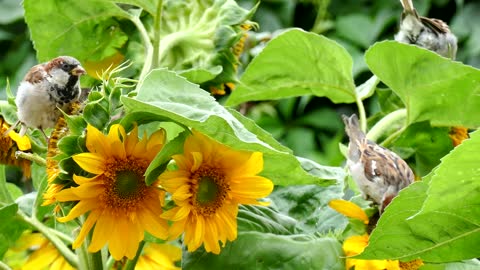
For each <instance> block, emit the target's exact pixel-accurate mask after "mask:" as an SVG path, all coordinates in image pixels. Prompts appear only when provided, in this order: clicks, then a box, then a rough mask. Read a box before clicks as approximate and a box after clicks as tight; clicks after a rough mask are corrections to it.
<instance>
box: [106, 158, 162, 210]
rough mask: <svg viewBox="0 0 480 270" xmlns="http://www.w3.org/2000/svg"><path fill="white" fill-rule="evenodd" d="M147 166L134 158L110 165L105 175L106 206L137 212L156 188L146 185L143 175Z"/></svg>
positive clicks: (117, 161) (116, 161)
mask: <svg viewBox="0 0 480 270" xmlns="http://www.w3.org/2000/svg"><path fill="white" fill-rule="evenodd" d="M147 165H148V164H147V163H146V162H145V161H143V160H139V159H134V158H127V159H126V160H115V162H112V163H109V164H108V165H107V169H106V171H105V173H104V175H105V180H104V185H105V193H104V194H103V198H104V200H103V201H104V203H105V205H106V206H107V207H109V208H112V209H116V210H119V209H123V210H125V211H127V212H128V211H135V209H136V208H137V206H138V205H141V202H142V201H143V200H144V199H145V198H147V197H148V193H149V189H150V188H154V187H147V185H146V184H145V179H144V177H143V174H144V172H145V169H146V168H147Z"/></svg>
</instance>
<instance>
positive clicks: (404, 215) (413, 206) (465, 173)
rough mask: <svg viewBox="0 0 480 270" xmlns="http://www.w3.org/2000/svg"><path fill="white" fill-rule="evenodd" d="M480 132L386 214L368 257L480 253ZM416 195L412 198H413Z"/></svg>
mask: <svg viewBox="0 0 480 270" xmlns="http://www.w3.org/2000/svg"><path fill="white" fill-rule="evenodd" d="M478 151H480V132H479V131H476V132H474V133H472V134H471V139H469V140H466V141H464V142H463V143H462V144H461V145H460V146H458V147H456V148H455V149H454V150H453V151H452V152H451V153H450V154H449V155H447V156H445V157H444V158H443V159H442V162H441V164H440V165H439V166H438V168H437V169H436V170H435V171H434V172H433V173H432V174H430V175H429V176H428V179H431V180H430V181H428V182H425V181H422V182H420V183H414V184H413V185H412V186H410V187H409V188H407V189H405V190H404V191H402V192H401V193H400V196H399V197H398V200H397V199H395V200H394V201H393V202H392V205H391V207H390V206H389V207H388V208H387V211H386V212H385V214H384V215H383V216H382V218H381V219H380V221H379V223H378V227H377V229H376V230H375V231H374V232H373V234H372V235H371V238H370V244H369V246H368V247H367V249H366V250H365V252H364V253H363V254H362V255H361V257H362V258H365V259H367V258H387V257H388V258H392V259H401V260H410V259H415V258H421V259H422V260H424V261H427V262H435V263H442V262H453V261H460V260H465V259H471V258H477V257H480V250H479V249H478V243H480V208H479V207H478V205H480V182H479V175H480V170H479V168H478V155H477V153H478ZM408 199H410V201H407V200H408Z"/></svg>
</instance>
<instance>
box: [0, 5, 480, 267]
mask: <svg viewBox="0 0 480 270" xmlns="http://www.w3.org/2000/svg"><path fill="white" fill-rule="evenodd" d="M14 2H15V1H8V0H3V1H1V0H0V5H1V9H0V12H1V14H0V15H4V16H0V17H1V20H0V23H1V24H2V26H1V27H0V49H2V50H1V51H2V55H0V60H1V61H0V75H1V77H0V86H1V88H2V89H4V88H5V87H6V85H7V83H6V78H9V80H10V84H11V85H12V89H13V90H14V91H15V88H16V86H17V85H18V82H19V81H20V80H21V79H22V76H23V74H24V73H25V72H26V70H27V69H28V68H29V67H30V66H32V65H33V64H34V63H35V62H36V60H35V59H38V60H40V61H45V60H47V59H49V58H51V57H53V56H54V55H55V54H64V53H69V54H75V55H77V57H79V58H82V59H81V60H84V61H100V60H102V59H105V58H108V57H112V56H114V55H115V54H116V53H118V52H121V53H122V55H124V56H125V57H126V58H129V59H131V60H132V61H133V65H132V66H131V67H130V68H128V69H126V70H124V71H122V72H123V73H122V75H123V76H125V77H136V78H137V77H140V81H141V83H140V85H139V86H138V88H137V89H136V90H137V91H138V93H137V95H136V96H135V97H132V96H122V97H120V95H121V94H122V92H121V90H118V89H116V88H113V89H108V87H107V90H105V91H104V92H103V93H102V95H101V94H91V95H90V96H89V104H88V105H87V107H86V108H85V121H84V120H82V119H75V118H74V117H73V118H71V119H69V120H68V122H69V124H70V126H71V127H76V128H73V129H72V133H74V134H73V135H72V136H70V137H67V138H66V139H65V140H63V141H62V143H61V144H60V148H62V149H65V150H66V151H72V152H71V153H69V154H73V153H75V152H79V151H81V150H82V149H79V147H78V145H79V142H81V130H82V128H83V127H84V126H85V125H86V123H89V124H92V125H94V126H96V127H98V128H105V127H106V126H108V125H109V124H110V123H111V122H110V121H111V116H112V115H114V114H115V113H116V112H117V111H118V109H119V106H120V105H119V104H123V105H124V108H125V110H126V112H127V113H128V116H127V117H126V118H125V119H122V120H121V121H122V124H124V125H125V126H129V125H131V124H132V123H133V122H140V123H142V121H144V122H151V121H164V120H168V121H170V122H173V123H174V124H173V125H175V128H174V129H176V130H181V128H182V126H185V125H186V126H189V127H193V128H196V129H197V130H200V131H201V132H203V133H205V134H207V135H210V136H212V137H215V139H216V140H218V141H220V142H222V143H224V144H226V145H229V146H231V147H234V148H237V149H242V150H250V151H262V152H264V157H265V170H264V171H263V172H262V175H263V176H266V177H269V178H271V179H272V180H273V181H274V183H275V184H276V185H277V187H276V190H275V191H274V193H273V194H272V195H271V196H270V199H271V201H272V205H271V206H270V207H268V208H266V207H248V206H242V207H241V210H240V213H239V217H238V222H239V225H238V226H239V236H238V239H237V241H235V242H233V243H228V244H227V246H226V247H225V249H224V250H223V251H222V254H221V255H219V256H215V255H212V254H206V253H205V252H204V251H202V250H198V251H196V252H194V253H188V252H184V255H183V259H182V260H183V262H182V264H183V267H184V268H185V269H202V268H201V267H202V266H205V269H207V267H210V266H218V267H220V266H223V267H225V266H230V267H240V268H243V269H251V267H253V266H255V267H256V268H255V269H275V268H280V269H307V268H312V269H343V267H344V258H343V257H342V256H343V252H342V249H341V241H342V240H343V239H344V238H345V237H347V236H348V235H351V234H353V233H355V232H357V233H358V231H361V230H358V228H356V227H355V223H352V222H349V220H347V219H346V218H345V217H343V216H341V215H340V214H338V213H336V212H334V211H333V210H332V209H330V208H329V207H328V202H329V201H330V200H331V199H335V198H345V199H351V200H354V201H356V202H358V203H359V204H360V205H361V206H363V208H367V209H368V208H369V207H368V206H367V204H366V202H365V201H363V200H361V199H360V198H358V196H355V194H356V192H357V191H356V190H355V187H354V185H351V183H349V182H350V179H349V178H348V177H346V172H345V170H343V168H341V166H342V165H343V163H344V160H345V158H344V157H343V155H342V153H341V148H342V147H339V144H340V143H342V142H345V141H346V140H345V136H344V130H343V124H342V123H341V120H340V117H339V116H340V114H351V113H354V112H356V111H357V107H358V106H359V104H362V105H364V106H365V108H366V115H367V116H368V123H367V124H368V126H369V128H371V129H370V132H369V136H370V137H371V138H372V139H375V140H377V141H379V142H383V144H384V145H385V146H387V147H390V148H392V149H394V150H395V151H396V152H398V153H399V154H400V155H401V156H402V157H404V158H405V159H407V161H408V162H409V164H410V165H411V166H412V168H413V169H414V171H415V173H416V175H418V176H419V177H421V176H425V177H424V179H423V180H422V181H421V182H418V183H415V184H413V185H412V186H411V187H409V188H407V189H405V190H404V191H402V192H401V194H400V196H399V197H398V198H397V199H396V200H394V202H393V203H392V204H391V206H390V207H389V208H388V209H387V211H386V212H385V215H384V216H383V217H382V219H381V220H380V222H379V223H378V227H377V228H376V230H375V231H374V232H373V233H372V235H371V244H370V246H369V247H368V248H367V250H366V252H365V253H364V254H362V255H361V256H362V258H365V259H386V258H391V259H392V258H393V259H402V260H412V259H416V258H421V259H423V260H425V261H426V262H427V265H426V266H425V267H424V268H425V269H475V267H478V263H477V261H475V260H473V261H469V262H468V263H467V262H464V263H462V262H461V261H463V260H468V259H473V258H476V257H479V256H480V254H479V253H478V248H477V247H478V244H479V243H480V226H479V225H478V224H479V223H480V222H479V220H478V217H479V216H480V213H479V212H478V209H479V208H478V205H479V204H480V202H479V197H480V196H479V193H480V191H479V184H478V183H479V182H478V178H479V177H478V176H479V173H478V169H477V164H478V156H477V155H476V154H475V153H478V151H479V150H480V144H479V140H480V137H479V135H478V132H475V133H472V135H471V136H472V138H471V139H470V140H469V141H466V142H465V143H464V144H462V145H461V146H459V147H458V148H455V149H454V148H453V145H452V143H451V141H450V139H449V137H448V131H449V127H451V126H464V127H468V128H471V129H475V128H478V126H479V124H480V123H479V121H480V120H479V118H478V117H477V115H478V110H479V109H478V108H479V106H478V105H479V102H480V100H479V99H478V91H479V89H480V86H479V85H480V73H479V72H480V71H479V69H478V68H479V67H480V31H479V28H478V27H476V26H478V25H480V21H479V20H480V19H479V17H478V16H475V14H476V12H479V11H480V3H477V2H476V1H455V2H454V1H445V0H437V1H434V0H432V1H422V2H419V3H416V6H417V9H418V10H419V13H420V14H425V15H428V16H431V17H437V18H441V19H443V20H445V21H448V22H449V23H450V25H451V28H452V31H453V32H454V33H455V34H457V36H458V37H459V42H460V43H459V53H458V57H457V60H458V62H454V61H451V60H449V59H445V58H442V57H440V56H438V55H436V54H434V53H432V52H429V51H426V50H423V49H420V48H416V47H413V46H408V45H404V44H398V43H396V42H392V41H383V40H391V39H392V37H393V33H394V32H395V31H396V29H397V25H398V18H399V14H400V10H401V7H400V4H399V2H398V1H375V2H374V3H372V1H366V0H364V1H354V0H348V1H328V0H324V1H321V0H317V1H315V0H312V1H305V0H304V1H288V0H275V1H274V0H272V1H263V2H262V3H261V4H260V5H259V6H256V4H257V3H256V1H246V0H245V1H243V0H242V1H238V2H237V3H238V4H239V5H241V6H243V7H245V8H246V9H238V8H236V5H234V2H233V1H223V2H222V1H219V3H220V2H222V3H227V4H226V5H223V6H221V5H219V6H215V7H214V8H212V10H211V13H202V14H195V15H196V16H197V17H195V18H196V19H198V20H199V21H201V20H202V19H205V20H207V19H211V17H209V16H213V17H215V16H216V15H218V16H219V17H218V22H219V23H218V25H222V26H226V27H223V28H220V30H218V32H216V31H208V29H207V31H206V32H207V33H208V34H207V35H206V37H205V38H202V37H199V39H197V41H198V43H196V44H194V45H191V44H188V42H185V41H184V40H182V39H177V40H175V39H174V38H176V37H175V36H174V35H173V33H176V31H178V30H179V29H177V28H175V25H168V23H167V25H166V26H165V28H162V29H166V30H165V31H166V32H163V33H162V37H163V38H164V39H163V42H164V43H165V44H169V45H171V48H172V50H171V54H168V55H167V56H161V55H160V56H159V57H158V59H163V60H164V61H163V63H166V66H162V65H161V63H155V61H153V62H152V63H144V62H145V60H144V59H143V58H142V57H143V53H145V54H146V55H148V54H149V48H148V46H142V43H141V41H142V38H144V37H142V33H141V31H140V33H139V32H138V31H136V29H135V28H134V26H138V23H142V22H143V23H145V24H146V25H150V23H152V22H151V21H149V20H152V19H151V18H150V17H148V16H146V15H142V16H141V15H140V14H136V13H129V12H126V11H125V10H124V9H122V8H121V7H119V6H117V5H116V4H115V3H114V2H121V3H122V4H123V5H136V6H141V7H143V9H144V10H145V12H146V13H147V14H149V15H151V17H152V18H155V14H156V8H155V5H152V2H151V1H147V0H144V1H142V0H137V1H127V0H125V1H96V0H89V1H74V2H75V3H76V4H77V5H78V6H77V7H75V8H71V7H69V8H68V9H65V7H62V6H61V5H63V4H62V3H63V2H62V3H60V4H59V5H53V4H52V5H51V6H54V7H55V8H56V9H52V10H50V11H51V12H53V14H54V15H52V16H51V17H49V18H44V17H41V16H36V14H38V13H41V12H45V10H43V9H44V8H46V7H47V5H45V6H38V5H34V2H35V1H27V0H25V3H24V5H25V8H26V9H27V10H29V12H30V13H27V16H26V17H25V18H24V14H23V8H22V6H21V5H20V3H19V2H16V3H14ZM417 2H418V1H417ZM12 3H13V4H12ZM50 3H53V2H50ZM171 3H174V2H171ZM177 3H180V4H178V5H174V4H172V5H169V6H167V9H166V10H167V11H172V12H176V11H179V10H184V9H182V8H184V7H183V6H182V3H184V2H182V1H178V2H177ZM60 10H69V12H67V13H65V14H63V13H62V14H61V15H60V14H59V11H60ZM78 10H81V11H82V14H81V15H82V16H83V17H81V16H78V14H77V13H76V12H77V11H78ZM232 10H233V11H234V12H233V11H232ZM249 10H250V11H249ZM221 11H222V12H227V11H228V12H227V13H225V14H227V15H228V16H226V15H224V13H222V12H221ZM230 11H231V12H230ZM229 12H230V13H229ZM92 14H101V16H99V17H100V18H97V17H95V16H93V15H92ZM183 15H185V14H183ZM187 15H189V14H187ZM252 15H253V17H252V18H251V20H253V21H255V22H257V23H258V24H259V30H257V34H254V33H251V35H250V37H249V38H248V39H247V41H246V45H245V47H246V48H245V54H244V55H242V58H241V59H240V60H241V65H240V66H239V70H240V75H239V76H238V77H237V76H236V75H235V74H234V73H235V72H234V71H235V67H234V66H233V65H231V61H230V60H231V57H232V55H230V54H229V53H228V52H227V51H222V50H219V49H218V48H220V47H222V46H227V45H229V46H232V45H233V44H235V42H236V41H238V39H239V38H240V36H239V35H238V33H237V32H236V31H235V30H238V27H239V26H238V24H239V23H240V22H243V21H244V20H245V19H247V18H250V17H251V16H252ZM192 16H193V15H192ZM24 19H25V20H26V21H27V22H28V23H29V25H30V26H31V29H27V27H26V25H25V23H24ZM164 19H165V20H167V22H168V20H169V19H172V18H169V17H168V16H166V17H164ZM45 20H47V21H49V23H51V22H63V23H62V24H60V23H57V24H55V25H56V28H42V25H43V24H46V23H47V22H45ZM142 20H143V21H142ZM153 20H154V19H153ZM153 24H155V22H154V23H153ZM72 25H75V26H76V27H75V28H72V27H71V26H72ZM218 25H216V26H218ZM192 27H193V26H192ZM292 27H295V29H289V30H286V29H287V28H292ZM72 29H73V30H72ZM92 29H94V30H95V31H91V30H92ZM359 29H361V31H359ZM144 30H145V31H146V32H151V30H152V29H144ZM189 30H191V32H188V31H187V32H186V34H191V33H196V32H198V31H199V30H198V29H195V28H192V29H189ZM202 30H203V29H202ZM57 32H58V33H59V34H58V35H57V34H56V33H57ZM30 33H31V35H32V36H31V38H32V39H33V40H35V41H36V43H35V44H34V46H35V48H36V50H37V51H36V53H35V52H34V50H33V47H32V45H31V43H30ZM170 34H172V35H171V36H169V35H170ZM319 34H320V35H319ZM52 37H55V38H52ZM165 37H169V38H170V39H168V38H165ZM81 39H85V43H83V44H81V45H78V46H72V47H69V46H68V44H77V42H78V41H79V40H81ZM97 39H99V40H102V44H100V45H99V46H98V47H99V48H101V49H99V50H93V51H92V50H89V49H90V48H92V46H93V45H94V44H93V43H92V42H94V41H95V40H97ZM265 40H271V42H269V43H267V44H265V42H263V41H265ZM173 41H175V42H173ZM212 41H214V43H212ZM377 41H378V42H377ZM376 42H377V43H376ZM65 44H67V45H65ZM92 44H93V45H92ZM185 44H187V45H185ZM169 48H170V47H169ZM199 48H200V49H199ZM261 48H263V50H261V52H260V49H261ZM199 51H201V53H198V52H199ZM139 52H140V53H139ZM212 52H215V53H218V54H215V57H212V56H211V55H212ZM162 57H163V58H162ZM184 59H188V61H183V60H184ZM145 66H148V67H149V68H148V69H147V70H146V69H145V68H142V67H145ZM150 67H166V68H169V70H166V69H157V70H154V71H152V72H150V73H149V72H148V71H149V69H150ZM175 71H176V72H175ZM180 75H183V76H184V77H181V76H180ZM372 75H375V76H374V77H372ZM232 81H233V82H236V83H237V87H236V89H235V90H233V91H231V93H229V95H227V96H216V97H212V96H211V95H210V94H209V93H208V92H206V91H205V90H204V89H207V90H208V89H209V87H210V86H218V85H219V83H222V82H232ZM379 81H381V83H380V84H378V82H379ZM95 83H98V81H94V80H93V79H91V78H90V79H86V80H84V81H82V84H85V85H94V84H95ZM377 84H378V85H377ZM202 88H203V89H202ZM171 89H178V91H182V93H183V95H182V96H178V95H177V94H178V92H174V91H171ZM0 94H1V96H0V97H2V99H6V92H5V91H3V90H2V92H1V93H0ZM117 105H118V106H117ZM223 105H226V106H227V107H225V106H223ZM237 110H239V111H240V112H241V113H239V112H238V111H237ZM382 123H388V124H389V125H387V126H385V125H382ZM402 124H405V126H403V127H402ZM399 128H401V129H400V131H401V133H397V134H395V131H396V130H398V129H399ZM392 134H393V135H398V136H393V137H392ZM178 138H180V142H178V141H175V140H173V141H171V143H172V144H171V148H170V150H171V149H174V148H175V146H178V145H179V144H180V143H181V140H182V138H183V137H182V135H181V136H179V137H178ZM453 149H454V150H453ZM452 150H453V151H452ZM165 151H166V152H165V153H160V154H159V156H157V158H156V160H155V162H154V163H152V165H151V167H150V168H149V170H148V172H147V176H146V179H147V181H151V180H152V179H155V177H156V176H157V175H158V173H159V171H161V170H162V169H164V168H165V166H166V162H168V158H167V157H168V156H169V154H170V155H171V154H172V153H174V151H173V150H172V151H167V150H165ZM63 158H65V160H64V163H63V164H62V165H64V166H70V164H69V161H68V157H66V156H64V157H63ZM70 162H71V161H70ZM34 170H37V171H35V174H34V179H33V181H32V184H31V185H32V186H29V184H23V183H19V182H18V181H17V179H20V178H21V177H19V173H18V172H17V171H16V170H15V169H12V168H7V169H4V168H3V167H2V169H1V170H0V179H2V181H3V182H2V183H0V184H1V186H2V187H5V188H0V191H5V190H9V192H5V193H2V194H0V197H1V198H0V199H1V200H0V201H2V208H1V209H0V217H1V220H2V221H3V220H5V221H7V222H5V223H3V225H0V231H2V234H1V235H0V237H1V240H2V241H0V254H2V256H3V254H4V252H5V251H6V250H7V249H8V247H9V246H10V245H11V244H12V243H13V242H14V241H15V240H16V239H17V238H18V236H19V234H20V233H21V232H22V231H23V230H24V229H25V227H26V225H25V224H24V223H21V222H20V223H19V224H22V226H15V227H13V226H10V225H9V224H10V221H12V222H13V221H15V220H17V221H18V219H21V218H19V217H18V216H17V215H16V213H17V211H18V210H19V209H20V210H21V211H23V212H24V213H26V215H27V217H23V219H24V220H27V219H29V218H32V219H33V217H38V218H39V219H42V218H43V217H44V216H45V215H47V212H48V211H49V210H51V209H48V208H47V209H45V208H43V207H39V204H40V203H41V196H40V195H39V194H40V193H38V194H37V193H29V191H32V190H42V187H44V186H45V174H44V172H42V171H41V169H39V168H36V167H34ZM5 173H6V175H2V174H5ZM5 179H6V180H7V181H4V180H5ZM12 183H15V184H16V185H13V184H12ZM312 184H314V185H312ZM19 187H20V188H19ZM12 194H13V196H12ZM24 194H25V195H24ZM459 198H462V200H461V202H458V199H459ZM16 199H17V201H16V203H14V201H15V200H16ZM369 210H371V209H369ZM432 220H434V221H435V223H436V224H439V226H438V227H435V228H431V227H430V224H431V223H430V222H431V221H432ZM422 240H423V241H422ZM452 250H454V252H452ZM246 251H249V252H246ZM251 254H255V256H251ZM291 258H295V259H293V260H292V259H291ZM450 262H455V263H450ZM428 263H430V264H428Z"/></svg>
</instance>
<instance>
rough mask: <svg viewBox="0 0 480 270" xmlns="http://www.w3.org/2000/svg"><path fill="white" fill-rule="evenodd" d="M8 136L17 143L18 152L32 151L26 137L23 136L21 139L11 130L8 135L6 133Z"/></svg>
mask: <svg viewBox="0 0 480 270" xmlns="http://www.w3.org/2000/svg"><path fill="white" fill-rule="evenodd" d="M8 136H10V138H11V139H12V140H14V141H15V142H16V143H17V146H18V149H19V150H20V151H26V150H30V149H32V145H31V144H30V139H29V138H28V137H27V136H26V135H23V136H22V137H20V135H19V134H18V133H16V132H15V131H13V130H12V131H10V133H8Z"/></svg>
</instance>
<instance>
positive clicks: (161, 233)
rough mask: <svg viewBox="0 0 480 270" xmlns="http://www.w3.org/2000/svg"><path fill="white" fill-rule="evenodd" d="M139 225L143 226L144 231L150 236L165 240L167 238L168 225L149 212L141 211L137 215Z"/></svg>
mask: <svg viewBox="0 0 480 270" xmlns="http://www.w3.org/2000/svg"><path fill="white" fill-rule="evenodd" d="M139 219H140V223H141V224H142V225H143V227H144V228H145V230H146V231H147V232H149V233H150V234H152V235H153V236H155V237H157V238H160V239H167V237H168V230H167V228H168V224H167V222H166V221H165V220H164V219H162V218H160V216H156V215H155V214H154V213H152V212H151V211H150V210H148V209H147V210H143V211H141V212H140V213H139Z"/></svg>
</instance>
